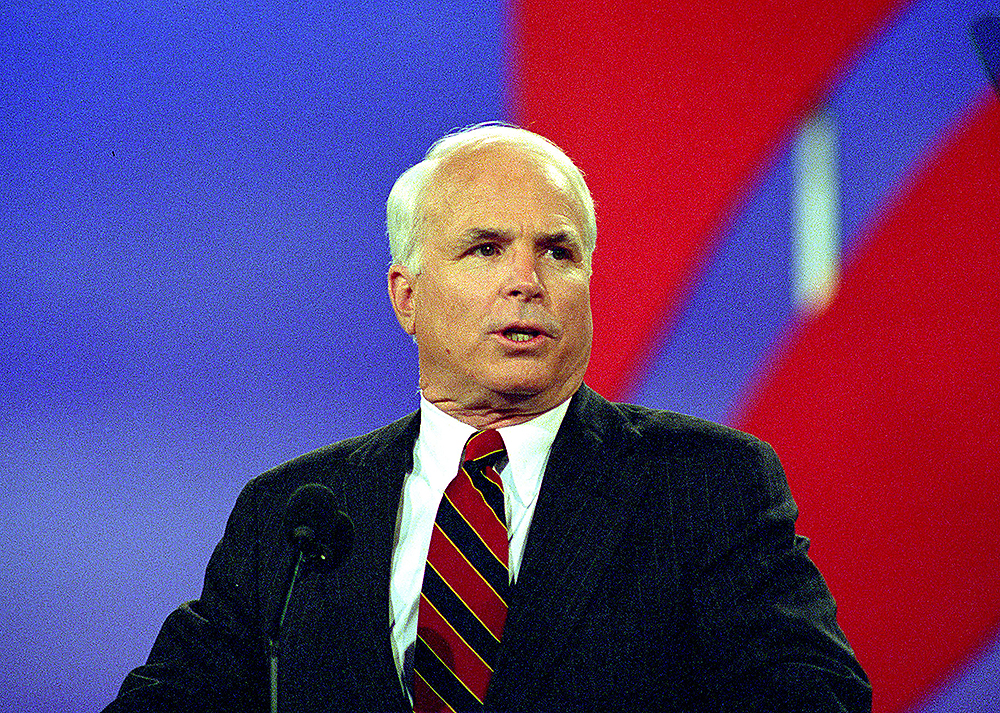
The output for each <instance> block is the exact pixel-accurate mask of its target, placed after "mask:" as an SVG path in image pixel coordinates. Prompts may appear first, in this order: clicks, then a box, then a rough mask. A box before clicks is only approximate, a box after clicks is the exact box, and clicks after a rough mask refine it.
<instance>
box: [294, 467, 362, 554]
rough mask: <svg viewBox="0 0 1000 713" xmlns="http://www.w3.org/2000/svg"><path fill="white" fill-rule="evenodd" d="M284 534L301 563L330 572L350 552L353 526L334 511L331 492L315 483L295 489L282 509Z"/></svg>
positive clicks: (341, 513)
mask: <svg viewBox="0 0 1000 713" xmlns="http://www.w3.org/2000/svg"><path fill="white" fill-rule="evenodd" d="M284 526H285V534H286V535H287V536H288V539H290V540H291V541H292V544H293V545H294V546H295V548H296V549H297V550H298V552H299V554H300V555H301V556H302V558H303V559H304V561H306V562H308V563H309V564H311V565H313V566H316V567H324V568H326V569H334V568H336V567H337V566H339V565H340V563H341V562H343V561H344V560H345V559H346V558H347V555H348V554H349V553H350V550H351V546H352V544H353V542H354V524H353V523H352V522H351V518H349V517H348V516H347V514H346V513H345V512H343V511H342V510H338V509H337V499H336V496H334V494H333V491H332V490H330V489H329V488H328V487H326V486H325V485H320V484H319V483H309V484H308V485H303V486H301V487H299V488H298V490H296V491H295V492H294V493H292V497H291V498H290V499H289V500H288V507H287V508H286V509H285V520H284Z"/></svg>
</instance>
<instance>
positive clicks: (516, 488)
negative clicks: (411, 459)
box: [419, 395, 569, 506]
mask: <svg viewBox="0 0 1000 713" xmlns="http://www.w3.org/2000/svg"><path fill="white" fill-rule="evenodd" d="M568 409H569V399H567V400H566V401H563V402H562V403H561V404H559V405H558V406H556V407H555V408H552V409H549V410H548V411H546V412H545V413H543V414H541V415H539V416H536V417H535V418H533V419H531V420H530V421H526V422H524V423H519V424H518V425H516V426H505V427H504V428H500V429H498V430H499V431H500V436H501V437H502V438H503V442H504V446H505V447H506V448H507V458H508V461H509V467H508V468H504V472H503V473H502V475H504V488H510V495H511V496H513V497H515V498H517V500H518V501H519V502H520V503H521V504H522V505H524V506H527V505H528V503H530V502H531V501H532V500H533V499H534V498H535V497H536V495H537V494H538V485H539V482H540V481H541V479H542V475H543V474H544V473H545V467H546V465H548V460H549V452H550V451H551V450H552V443H553V442H554V441H555V438H556V434H557V433H558V432H559V427H560V426H561V425H562V422H563V418H564V417H565V416H566V411H567V410H568ZM475 431H476V429H475V428H473V427H472V426H470V425H468V424H466V423H462V422H461V421H459V420H458V419H456V418H454V417H452V416H449V415H448V414H446V413H445V412H444V411H442V410H441V409H439V408H438V407H437V406H435V405H434V404H432V403H431V402H430V401H428V400H427V399H425V398H424V397H423V395H421V396H420V439H419V440H420V446H419V450H420V454H419V458H420V460H421V462H422V463H423V465H424V467H423V468H422V472H424V473H426V474H427V476H426V477H427V479H428V482H429V483H430V485H431V486H432V487H434V489H435V490H439V491H440V492H444V489H445V488H446V487H448V483H450V482H451V480H452V478H454V476H455V473H457V472H458V466H459V460H460V459H461V457H462V448H464V447H465V442H466V441H468V440H469V436H471V435H472V434H473V433H475ZM428 466H429V467H428Z"/></svg>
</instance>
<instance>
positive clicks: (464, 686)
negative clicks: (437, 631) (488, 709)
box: [416, 634, 493, 710]
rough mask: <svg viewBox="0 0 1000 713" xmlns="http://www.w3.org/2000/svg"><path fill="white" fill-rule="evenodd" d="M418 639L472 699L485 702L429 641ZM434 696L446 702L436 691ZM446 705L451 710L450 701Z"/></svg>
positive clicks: (419, 637)
mask: <svg viewBox="0 0 1000 713" xmlns="http://www.w3.org/2000/svg"><path fill="white" fill-rule="evenodd" d="M417 638H418V639H420V640H421V641H423V642H424V646H426V647H427V650H428V651H430V652H431V653H432V654H434V658H436V659H437V660H438V661H440V662H441V665H442V666H444V667H445V669H447V671H448V673H450V674H451V675H452V676H454V677H455V680H456V681H458V682H459V683H461V684H462V688H464V689H465V690H466V691H468V692H469V693H471V694H472V697H473V698H475V699H476V700H477V701H479V702H480V703H482V702H483V701H482V699H481V698H480V697H479V696H477V695H476V694H475V693H472V689H471V688H469V687H468V686H466V685H465V681H463V680H462V679H461V677H460V676H459V675H458V674H456V673H455V672H454V671H452V670H451V666H449V665H448V664H446V663H445V662H444V659H443V658H441V657H440V656H438V652H437V651H435V650H434V649H433V648H432V647H431V645H430V644H428V643H427V641H426V640H425V639H424V637H422V636H420V635H419V634H418V635H417ZM477 656H478V654H477ZM492 670H493V669H490V671H492ZM416 673H417V675H418V676H420V678H423V679H424V683H427V679H426V678H424V677H423V676H421V675H420V672H419V671H418V672H416ZM427 685H428V687H431V684H429V683H427ZM431 690H432V691H434V688H433V687H431ZM434 695H436V696H437V697H438V698H440V699H441V700H442V701H444V696H442V695H441V694H440V693H438V692H437V691H434ZM445 705H446V706H448V707H449V708H451V705H450V704H449V703H448V701H445ZM452 710H454V709H453V708H452Z"/></svg>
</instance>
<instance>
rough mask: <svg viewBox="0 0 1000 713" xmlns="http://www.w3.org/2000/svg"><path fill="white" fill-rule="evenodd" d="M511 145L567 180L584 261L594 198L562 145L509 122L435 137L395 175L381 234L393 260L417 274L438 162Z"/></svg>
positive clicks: (591, 243)
mask: <svg viewBox="0 0 1000 713" xmlns="http://www.w3.org/2000/svg"><path fill="white" fill-rule="evenodd" d="M498 142H504V143H509V144H514V145H515V146H517V147H519V148H522V149H523V150H525V151H526V152H528V153H532V154H535V155H536V156H538V157H539V158H541V159H542V160H544V161H546V162H547V163H549V164H551V165H552V166H553V167H555V169H556V170H557V171H558V172H559V173H560V174H561V175H562V176H563V177H564V178H565V179H566V182H567V184H568V185H569V187H570V189H571V190H572V192H573V193H574V194H575V195H576V198H577V200H579V202H580V207H581V208H582V218H583V225H582V226H581V228H582V229H583V235H581V236H580V237H581V239H582V240H583V247H584V251H585V253H586V257H587V261H588V262H589V261H590V256H591V254H592V253H593V252H594V247H595V245H596V244H597V220H596V218H595V216H594V200H593V198H591V196H590V189H588V188H587V183H586V182H585V181H584V180H583V174H582V173H581V172H580V169H578V168H577V167H576V166H575V165H574V164H573V162H572V161H571V160H570V158H569V157H568V156H567V155H566V154H565V153H563V151H562V149H560V148H559V147H558V146H556V145H555V144H554V143H552V142H551V141H549V140H548V139H546V138H545V137H544V136H540V135H538V134H536V133H533V132H531V131H528V130H526V129H522V128H520V127H517V126H513V125H510V124H502V123H496V122H488V123H484V124H476V125H475V126H470V127H468V128H465V129H461V130H459V131H456V132H453V133H451V134H448V135H447V136H444V137H443V138H440V139H438V140H437V141H435V142H434V144H433V145H432V146H431V147H430V148H429V149H428V150H427V154H426V155H425V156H424V160H423V161H421V162H420V163H418V164H417V165H415V166H413V167H412V168H410V169H408V170H407V171H405V172H404V173H403V175H402V176H400V177H399V178H398V179H396V183H395V184H394V185H393V187H392V190H391V191H390V192H389V199H388V200H387V201H386V234H387V235H388V237H389V249H390V250H391V251H392V262H393V264H396V265H403V266H405V267H407V268H408V269H409V270H410V271H411V272H414V273H417V272H420V245H419V237H420V236H419V226H420V224H421V223H422V221H423V218H424V213H423V200H424V194H425V193H426V191H427V187H428V185H429V183H430V180H431V177H432V176H433V175H434V171H435V169H437V167H438V166H440V165H441V163H442V162H443V161H444V160H445V159H447V158H448V157H450V156H452V155H453V154H454V153H455V152H457V151H458V150H460V149H463V148H466V147H469V146H473V145H485V144H490V143H498Z"/></svg>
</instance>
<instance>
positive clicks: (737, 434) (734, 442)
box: [578, 389, 770, 452]
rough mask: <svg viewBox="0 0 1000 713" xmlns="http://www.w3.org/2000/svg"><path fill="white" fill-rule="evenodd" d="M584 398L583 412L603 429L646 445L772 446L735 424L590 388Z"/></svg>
mask: <svg viewBox="0 0 1000 713" xmlns="http://www.w3.org/2000/svg"><path fill="white" fill-rule="evenodd" d="M582 396H583V398H582V399H581V404H580V409H579V412H578V413H579V416H580V418H581V419H582V420H583V421H584V422H586V423H588V424H589V425H590V427H592V428H594V429H595V430H597V431H598V432H600V433H603V434H605V435H607V436H609V437H614V435H613V434H614V433H615V431H622V432H624V433H626V434H629V435H631V436H633V437H634V438H636V439H638V441H639V442H641V443H642V444H643V446H644V447H646V448H652V449H658V448H664V449H669V450H672V451H677V450H678V449H682V450H697V451H704V450H706V449H707V450H716V449H723V450H727V451H731V450H744V449H745V450H748V451H751V452H758V451H760V450H762V449H763V450H768V449H769V448H770V447H769V446H768V445H767V444H766V443H764V442H763V441H761V440H760V439H759V438H757V437H755V436H753V435H751V434H749V433H745V432H743V431H739V430H737V429H735V428H731V427H729V426H725V425H722V424H720V423H715V422H714V421H709V420H706V419H703V418H699V417H697V416H690V415H687V414H683V413H677V412H675V411H669V410H665V409H656V408H650V407H648V406H640V405H637V404H630V403H616V402H612V401H608V400H606V399H604V398H603V397H602V396H600V395H598V394H597V393H596V392H594V391H591V390H589V389H587V392H585V393H584V394H583V395H582Z"/></svg>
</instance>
